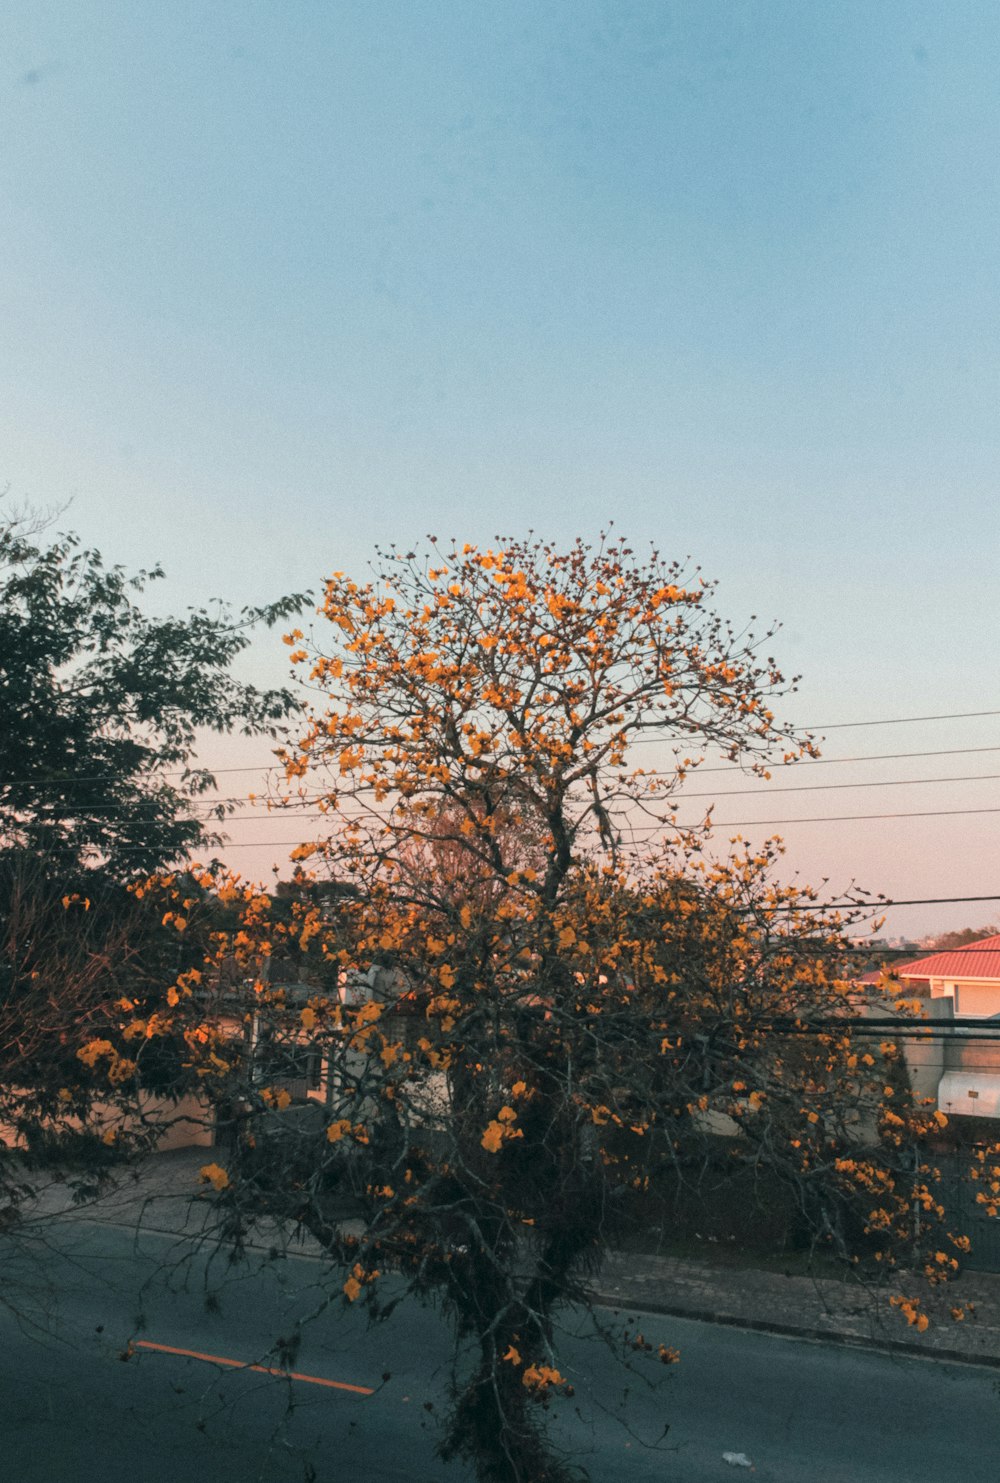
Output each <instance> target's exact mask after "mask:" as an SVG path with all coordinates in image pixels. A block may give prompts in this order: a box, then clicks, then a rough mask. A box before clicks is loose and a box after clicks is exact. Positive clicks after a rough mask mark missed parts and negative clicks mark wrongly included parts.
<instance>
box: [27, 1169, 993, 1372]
mask: <svg viewBox="0 0 1000 1483" xmlns="http://www.w3.org/2000/svg"><path fill="white" fill-rule="evenodd" d="M212 1158H213V1151H212V1150H211V1149H208V1148H185V1149H179V1150H174V1151H172V1152H169V1153H161V1154H157V1155H155V1156H154V1157H152V1158H150V1159H149V1160H147V1162H146V1163H145V1164H144V1165H143V1166H142V1167H141V1168H140V1169H139V1170H137V1171H135V1173H133V1174H129V1175H127V1176H125V1177H124V1178H123V1179H122V1181H121V1183H120V1184H119V1186H118V1188H117V1189H116V1190H115V1191H114V1192H112V1193H110V1194H107V1195H104V1196H102V1197H101V1199H100V1200H97V1201H94V1202H93V1203H89V1204H84V1205H73V1204H72V1202H71V1201H70V1199H69V1198H68V1196H67V1193H66V1191H65V1189H64V1188H63V1187H61V1186H58V1185H52V1186H50V1187H49V1188H48V1190H46V1191H44V1192H43V1194H42V1195H41V1197H40V1198H39V1200H38V1202H37V1206H36V1213H37V1215H38V1217H40V1218H47V1219H53V1218H54V1219H57V1220H58V1219H60V1218H64V1219H71V1220H78V1219H84V1220H94V1221H101V1222H109V1223H112V1224H115V1225H128V1226H131V1227H135V1228H137V1229H145V1230H148V1231H160V1232H168V1233H171V1234H177V1235H179V1236H197V1235H199V1234H205V1235H209V1233H210V1227H211V1216H212V1206H211V1203H210V1201H208V1200H203V1199H200V1198H198V1188H199V1184H198V1170H199V1169H200V1168H201V1166H202V1165H203V1164H205V1163H209V1162H211V1161H212ZM254 1244H261V1245H271V1244H277V1245H279V1246H280V1245H283V1244H284V1243H283V1241H282V1233H281V1232H280V1231H278V1230H277V1229H276V1228H270V1227H265V1226H262V1227H260V1228H259V1229H258V1230H257V1231H256V1233H255V1237H254ZM289 1249H291V1250H293V1251H295V1252H297V1253H298V1254H300V1255H306V1256H309V1255H319V1254H320V1253H319V1248H318V1247H316V1246H315V1244H314V1243H312V1242H311V1241H309V1240H308V1239H307V1240H304V1241H301V1242H298V1241H296V1242H295V1243H294V1244H293V1245H292V1246H291V1247H290V1248H289ZM900 1289H902V1290H905V1291H906V1293H907V1295H908V1296H919V1297H920V1299H921V1305H922V1308H923V1310H924V1311H925V1312H926V1313H927V1315H928V1317H929V1319H930V1324H929V1326H928V1327H927V1328H926V1329H925V1330H924V1332H923V1333H921V1332H919V1331H918V1330H917V1329H916V1328H915V1327H913V1326H909V1325H908V1324H907V1322H906V1319H905V1317H904V1316H903V1315H902V1314H901V1313H900V1312H899V1311H898V1310H897V1309H894V1308H893V1307H892V1306H891V1305H890V1303H889V1293H890V1291H892V1290H896V1291H898V1290H900ZM592 1291H593V1294H594V1296H595V1298H596V1299H597V1300H598V1301H599V1302H600V1303H601V1304H602V1305H607V1306H611V1307H616V1308H620V1309H622V1310H637V1309H638V1310H642V1311H645V1312H653V1313H661V1314H666V1315H672V1316H675V1317H682V1318H692V1319H699V1320H702V1321H705V1322H710V1323H720V1324H729V1325H732V1326H734V1327H739V1328H750V1329H758V1330H762V1331H765V1332H770V1333H778V1334H787V1335H794V1336H798V1337H802V1338H810V1339H816V1340H822V1341H826V1342H835V1343H842V1344H854V1345H862V1346H868V1347H876V1348H880V1349H888V1350H895V1351H899V1352H906V1353H915V1354H922V1355H925V1356H927V1357H928V1358H930V1357H937V1358H939V1359H949V1360H962V1361H964V1362H966V1363H972V1364H980V1365H991V1366H995V1367H997V1368H1000V1275H997V1274H994V1273H985V1272H963V1273H962V1274H961V1276H960V1277H958V1278H956V1279H955V1280H954V1281H952V1282H949V1283H947V1284H945V1285H944V1286H943V1287H941V1288H937V1289H929V1288H928V1287H927V1286H926V1283H924V1282H923V1280H922V1279H921V1278H914V1279H913V1280H910V1281H907V1280H906V1278H905V1274H903V1275H901V1276H900V1278H899V1282H898V1284H897V1285H896V1287H895V1288H893V1289H872V1288H870V1287H866V1286H864V1285H862V1284H861V1283H860V1282H858V1281H856V1280H854V1279H853V1278H850V1277H848V1278H847V1279H837V1278H830V1277H808V1276H806V1277H803V1276H790V1275H786V1274H784V1273H782V1272H780V1271H763V1270H760V1269H758V1268H753V1267H742V1266H741V1267H735V1266H733V1265H732V1264H731V1263H727V1264H721V1263H718V1264H716V1263H713V1262H712V1261H711V1260H710V1258H708V1259H706V1260H699V1261H694V1260H683V1259H680V1258H677V1257H670V1256H656V1255H642V1254H636V1253H632V1252H628V1253H626V1252H616V1253H613V1254H612V1255H611V1256H610V1257H609V1258H608V1260H607V1261H606V1262H605V1265H604V1267H603V1268H602V1270H601V1272H600V1274H599V1275H598V1276H597V1277H596V1278H595V1279H594V1281H593V1284H592ZM970 1302H971V1303H972V1304H974V1311H973V1312H972V1314H971V1315H970V1316H969V1317H967V1318H966V1319H965V1320H964V1321H963V1322H961V1323H956V1322H955V1321H954V1319H953V1318H952V1316H951V1311H950V1310H951V1308H952V1306H954V1305H957V1304H959V1303H970Z"/></svg>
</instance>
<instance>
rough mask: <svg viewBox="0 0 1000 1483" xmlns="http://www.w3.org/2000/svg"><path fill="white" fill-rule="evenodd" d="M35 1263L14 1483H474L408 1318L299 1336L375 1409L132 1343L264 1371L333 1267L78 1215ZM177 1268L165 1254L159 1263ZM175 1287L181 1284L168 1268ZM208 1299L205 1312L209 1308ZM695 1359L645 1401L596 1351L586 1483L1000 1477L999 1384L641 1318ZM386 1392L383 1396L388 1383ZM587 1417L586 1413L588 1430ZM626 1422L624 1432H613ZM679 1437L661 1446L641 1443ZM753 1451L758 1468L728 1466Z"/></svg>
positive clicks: (20, 1285) (333, 1320) (20, 1358)
mask: <svg viewBox="0 0 1000 1483" xmlns="http://www.w3.org/2000/svg"><path fill="white" fill-rule="evenodd" d="M52 1239H53V1240H54V1245H51V1246H49V1247H47V1248H44V1249H42V1248H39V1249H38V1251H37V1252H35V1258H36V1259H35V1260H32V1259H30V1255H29V1254H26V1253H24V1252H23V1251H22V1252H20V1253H18V1252H12V1251H6V1252H4V1253H3V1258H4V1273H5V1288H4V1291H5V1294H6V1296H7V1299H8V1302H13V1301H14V1300H15V1299H16V1301H17V1305H18V1308H19V1310H20V1312H19V1314H15V1313H13V1312H11V1311H7V1312H6V1313H4V1314H2V1315H0V1336H2V1339H3V1354H4V1358H3V1361H2V1371H3V1382H4V1383H3V1385H2V1388H0V1428H2V1438H3V1449H2V1456H3V1463H2V1469H0V1471H2V1475H3V1477H5V1478H7V1477H9V1478H11V1479H17V1480H18V1483H97V1480H100V1483H194V1480H201V1479H205V1480H207V1483H286V1480H287V1483H301V1480H303V1479H304V1478H308V1477H309V1476H311V1475H310V1472H309V1468H310V1466H311V1467H313V1468H315V1476H316V1478H317V1479H318V1480H319V1483H339V1480H341V1479H345V1480H346V1479H350V1480H352V1483H382V1480H385V1483H396V1480H399V1483H403V1480H405V1483H466V1480H467V1476H468V1475H467V1474H465V1473H463V1472H462V1471H461V1470H460V1469H458V1468H456V1467H449V1468H446V1467H444V1466H443V1465H442V1464H440V1463H439V1462H437V1461H436V1460H435V1457H434V1441H435V1429H434V1413H433V1412H428V1411H426V1410H424V1405H425V1403H427V1402H429V1403H430V1404H431V1405H432V1406H437V1405H439V1404H440V1401H441V1397H442V1395H443V1393H444V1390H445V1387H446V1384H447V1357H448V1340H447V1334H446V1333H445V1331H444V1330H443V1328H442V1327H441V1325H440V1323H439V1322H438V1321H437V1319H436V1318H435V1316H434V1315H433V1314H429V1313H427V1312H426V1311H424V1310H422V1309H419V1308H416V1307H406V1308H403V1309H400V1310H399V1311H398V1313H397V1315H396V1316H395V1317H394V1318H393V1319H392V1320H391V1321H390V1323H388V1324H386V1325H383V1326H381V1327H379V1328H377V1329H374V1330H370V1329H368V1328H367V1327H366V1326H365V1324H364V1322H363V1321H362V1320H361V1318H360V1316H359V1315H357V1314H354V1313H348V1314H344V1313H343V1312H342V1311H341V1309H340V1307H339V1305H338V1304H335V1305H334V1306H333V1307H332V1308H330V1309H328V1310H327V1311H325V1312H322V1313H321V1314H320V1316H319V1317H317V1318H316V1320H315V1321H314V1322H312V1323H310V1324H308V1325H307V1326H306V1328H305V1331H304V1338H303V1341H302V1345H301V1349H300V1350H299V1353H298V1355H297V1357H296V1359H295V1362H294V1363H295V1368H296V1370H297V1371H299V1372H300V1373H304V1374H307V1375H310V1376H313V1377H315V1378H316V1379H320V1380H327V1381H329V1380H334V1381H338V1382H341V1383H345V1384H348V1385H352V1386H358V1387H370V1388H371V1389H372V1390H373V1392H374V1393H373V1394H371V1395H365V1394H362V1393H359V1392H358V1391H354V1390H346V1389H338V1388H334V1387H331V1386H329V1385H319V1384H315V1383H312V1382H311V1381H306V1380H301V1381H292V1382H288V1381H285V1380H281V1379H275V1378H273V1377H271V1376H268V1375H266V1374H262V1373H259V1372H251V1371H246V1370H233V1369H227V1368H225V1367H220V1366H218V1365H215V1364H211V1363H207V1362H205V1361H203V1360H196V1359H192V1358H188V1357H185V1356H180V1355H174V1354H171V1353H169V1352H167V1350H166V1349H145V1348H142V1347H138V1348H136V1349H135V1350H134V1351H133V1353H132V1357H131V1358H129V1359H127V1360H125V1361H123V1360H122V1359H121V1358H120V1357H119V1356H120V1355H121V1354H122V1353H123V1352H124V1351H125V1350H126V1348H127V1346H128V1344H129V1341H130V1340H133V1341H141V1344H156V1345H163V1346H171V1347H173V1348H181V1349H187V1350H194V1351H198V1352H200V1353H204V1354H209V1355H215V1356H219V1357H221V1358H227V1359H236V1360H241V1361H251V1362H252V1361H263V1362H264V1363H265V1364H266V1363H273V1360H270V1361H269V1360H268V1359H267V1358H266V1355H267V1350H268V1347H269V1345H270V1343H271V1342H272V1341H273V1339H274V1337H275V1335H278V1334H288V1333H290V1332H292V1331H293V1329H294V1327H295V1322H296V1319H299V1318H302V1317H304V1316H305V1315H306V1314H308V1313H310V1312H312V1311H314V1310H317V1309H322V1308H323V1304H324V1301H325V1294H324V1291H323V1289H322V1287H321V1286H320V1285H319V1281H318V1280H319V1278H320V1276H321V1269H320V1268H319V1266H318V1265H317V1264H316V1263H315V1262H312V1261H308V1260H302V1259H293V1260H289V1261H283V1262H280V1263H276V1264H272V1265H271V1266H270V1267H268V1266H266V1265H265V1266H264V1267H263V1268H262V1267H261V1266H260V1265H259V1264H257V1265H256V1266H255V1267H253V1268H246V1267H237V1268H233V1269H229V1268H227V1266H226V1264H225V1263H224V1262H222V1261H219V1260H216V1261H214V1262H209V1263H206V1261H205V1260H204V1258H203V1256H202V1255H200V1254H199V1253H198V1252H197V1251H196V1249H195V1248H192V1247H191V1246H190V1245H189V1244H185V1243H183V1242H176V1241H174V1240H172V1239H164V1238H162V1237H156V1236H153V1235H152V1234H147V1235H145V1236H143V1237H142V1238H141V1241H140V1242H139V1244H138V1245H137V1244H136V1242H135V1240H134V1238H133V1236H132V1235H131V1234H130V1233H129V1232H127V1231H124V1230H118V1229H115V1228H113V1227H108V1226H95V1225H88V1224H85V1223H82V1222H68V1223H66V1224H65V1225H64V1226H62V1227H61V1228H60V1231H59V1234H58V1236H57V1237H56V1238H52ZM168 1257H169V1262H165V1258H168ZM165 1271H168V1272H169V1276H165V1275H164V1273H165ZM206 1299H208V1301H207V1302H206ZM641 1324H642V1328H643V1331H644V1332H645V1334H646V1336H647V1337H648V1338H649V1339H651V1340H652V1341H653V1342H654V1343H659V1342H661V1341H662V1342H665V1343H672V1344H675V1345H677V1346H678V1347H679V1348H680V1349H681V1350H682V1354H683V1359H682V1363H681V1364H680V1365H679V1366H676V1367H673V1368H671V1369H670V1370H669V1371H666V1370H663V1369H662V1368H660V1367H656V1369H655V1371H654V1378H656V1379H660V1378H661V1377H662V1379H663V1381H664V1383H663V1384H661V1385H659V1386H658V1388H656V1389H654V1390H649V1389H647V1388H646V1386H645V1385H644V1384H643V1383H642V1382H633V1383H632V1384H631V1386H630V1388H629V1392H628V1395H627V1397H625V1398H624V1400H623V1396H622V1384H623V1382H622V1377H621V1375H620V1373H619V1372H618V1371H617V1369H616V1367H615V1365H614V1363H613V1362H612V1360H611V1358H610V1356H609V1355H608V1354H607V1352H606V1351H605V1349H604V1348H603V1347H602V1346H601V1345H600V1344H599V1343H597V1342H596V1341H594V1340H593V1339H590V1340H586V1339H583V1338H577V1339H575V1340H573V1341H572V1342H571V1344H570V1346H569V1361H570V1363H569V1366H568V1367H569V1368H570V1369H571V1370H572V1378H573V1379H574V1381H575V1382H576V1385H577V1395H576V1400H575V1405H574V1407H572V1408H570V1407H568V1406H566V1405H564V1406H563V1407H562V1409H561V1412H560V1421H559V1424H558V1426H559V1433H560V1436H561V1439H562V1440H563V1441H564V1442H565V1443H566V1444H567V1446H569V1447H571V1448H572V1450H573V1451H574V1453H575V1455H577V1456H578V1458H579V1460H580V1461H581V1462H582V1463H583V1464H584V1465H585V1466H586V1467H587V1468H588V1469H589V1471H590V1473H591V1476H592V1478H593V1479H594V1480H595V1483H619V1480H621V1483H626V1480H627V1483H652V1480H654V1479H655V1480H657V1483H670V1480H676V1483H726V1480H729V1483H736V1480H738V1479H739V1478H740V1477H747V1478H753V1479H754V1480H755V1483H966V1480H968V1479H970V1478H980V1479H989V1478H993V1477H996V1476H997V1456H998V1453H1000V1395H998V1390H997V1378H996V1376H995V1375H994V1374H991V1373H989V1372H985V1371H979V1370H976V1369H973V1368H970V1367H962V1366H950V1365H942V1364H938V1363H933V1362H929V1361H926V1360H911V1359H909V1358H905V1359H903V1358H898V1359H897V1358H894V1357H891V1356H886V1355H880V1354H874V1353H870V1352H864V1351H855V1350H848V1349H843V1348H837V1347H829V1348H828V1347H826V1346H823V1345H819V1344H809V1343H805V1342H798V1341H789V1340H784V1339H776V1338H772V1337H770V1336H767V1335H762V1334H753V1333H743V1332H740V1331H735V1330H730V1329H719V1328H716V1327H713V1326H711V1325H703V1324H698V1323H693V1322H690V1321H686V1320H680V1319H665V1318H655V1317H652V1316H647V1317H645V1318H643V1319H642V1320H641ZM385 1373H388V1374H389V1375H390V1377H391V1378H390V1379H389V1380H387V1381H383V1379H382V1376H383V1374H385ZM574 1411H575V1413H576V1414H574ZM616 1415H624V1417H625V1419H626V1420H627V1422H628V1425H629V1427H630V1429H631V1434H630V1433H629V1432H628V1431H624V1430H623V1429H622V1428H621V1426H619V1425H618V1424H617V1423H616V1420H615V1417H616ZM667 1422H669V1424H670V1430H669V1433H668V1434H667V1439H666V1442H665V1444H664V1446H663V1448H662V1449H661V1450H651V1449H650V1447H649V1446H648V1445H646V1444H648V1443H650V1442H652V1441H653V1440H655V1439H656V1438H657V1437H659V1436H660V1435H661V1433H662V1432H663V1427H664V1424H665V1423H667ZM725 1452H731V1453H742V1454H745V1455H746V1456H747V1457H748V1458H749V1459H750V1460H751V1462H752V1464H753V1467H754V1471H753V1472H752V1473H751V1472H749V1471H745V1470H744V1469H743V1468H741V1467H739V1466H737V1465H734V1464H732V1463H727V1462H726V1461H725V1460H724V1458H723V1454H724V1453H725Z"/></svg>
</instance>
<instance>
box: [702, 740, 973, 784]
mask: <svg viewBox="0 0 1000 1483" xmlns="http://www.w3.org/2000/svg"><path fill="white" fill-rule="evenodd" d="M978 752H1000V747H945V748H944V749H943V750H941V751H936V752H873V753H871V754H869V755H868V756H865V757H807V758H804V759H803V760H802V761H801V762H795V763H789V764H788V765H789V766H794V768H795V770H796V772H798V770H799V768H800V767H831V766H834V765H838V766H843V765H845V764H847V763H851V762H900V761H902V760H903V759H904V758H908V757H968V756H971V755H972V754H973V753H978ZM735 765H736V764H735V763H732V762H730V763H728V764H726V765H725V766H722V767H697V768H692V769H691V775H692V777H700V776H701V775H702V774H704V773H706V772H730V773H731V772H732V770H733V767H734V766H735ZM784 765H785V764H784V763H780V762H778V763H775V766H776V767H782V766H784Z"/></svg>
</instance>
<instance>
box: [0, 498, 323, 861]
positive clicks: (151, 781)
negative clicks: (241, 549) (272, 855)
mask: <svg viewBox="0 0 1000 1483" xmlns="http://www.w3.org/2000/svg"><path fill="white" fill-rule="evenodd" d="M162 575H163V573H162V571H161V570H160V569H159V568H158V567H154V568H152V569H151V570H149V571H143V572H138V573H135V574H133V575H129V574H128V573H126V572H125V571H124V570H123V569H122V568H121V567H120V566H111V567H108V566H106V565H105V564H104V562H103V560H102V558H101V556H100V554H99V553H98V552H97V551H94V550H90V549H87V548H86V547H84V546H82V545H81V544H80V542H79V540H78V538H77V537H76V536H74V535H63V536H58V537H56V538H55V539H53V540H51V541H49V542H47V543H46V542H44V541H43V540H42V539H41V537H40V536H39V534H38V533H37V531H35V530H33V529H32V527H31V526H30V525H28V524H27V523H25V522H24V521H18V520H17V519H8V520H7V521H6V522H5V523H4V524H2V525H0V704H2V707H3V717H4V720H3V726H2V728H0V855H3V856H9V855H10V854H11V853H12V852H13V853H16V852H19V851H20V852H26V853H27V854H29V855H30V856H32V857H33V858H35V859H36V860H44V861H45V862H47V864H48V865H49V867H50V868H51V871H52V873H53V874H55V875H59V876H61V877H63V878H66V879H68V878H70V877H72V876H73V875H74V874H75V873H76V872H77V871H78V870H80V869H82V868H97V867H99V869H100V870H101V871H102V872H103V874H104V875H105V876H108V877H110V878H113V879H115V880H119V881H123V880H127V879H129V878H131V877H133V876H137V875H141V874H144V873H145V874H148V873H149V872H150V871H151V870H156V869H158V868H159V867H160V866H162V865H165V864H167V863H169V862H170V861H172V860H176V859H178V858H179V857H182V856H183V855H184V854H185V853H186V852H187V851H188V850H190V849H192V848H194V847H196V846H198V847H201V848H204V846H205V844H206V841H207V833H206V823H205V818H204V811H203V810H201V811H199V810H198V809H196V807H195V801H196V800H197V799H198V798H199V796H200V795H202V794H204V793H205V792H207V791H208V790H209V789H210V788H211V786H212V784H213V782H214V779H213V778H212V777H211V776H210V774H209V773H207V772H205V771H204V770H202V769H200V768H198V767H197V766H195V765H194V764H193V762H192V756H193V751H194V744H195V739H196V731H197V729H198V728H210V729H213V730H216V731H231V730H237V729H238V730H241V731H243V732H245V733H248V734H267V735H273V734H274V731H275V727H276V725H277V723H279V722H280V721H282V719H283V718H285V717H287V716H288V715H289V713H290V711H291V709H292V708H293V698H292V695H291V692H290V691H289V690H287V689H281V690H260V689H258V688H257V687H255V686H254V685H252V684H247V683H245V682H243V681H241V680H238V679H237V678H236V677H235V676H234V675H233V674H232V673H231V671H230V667H231V665H232V662H233V660H234V659H235V658H236V656H237V655H238V654H239V653H240V652H241V651H242V650H243V649H245V648H246V646H247V644H248V643H249V642H250V634H251V631H252V630H253V628H254V627H255V626H256V625H257V624H259V623H262V622H263V623H273V622H275V621H277V620H278V619H280V618H286V617H288V616H289V615H290V614H291V613H293V612H295V611H297V610H298V609H299V608H300V607H301V606H302V603H303V600H304V599H303V598H302V597H298V596H297V597H289V598H285V599H282V600H281V601H278V602H276V603H274V604H271V605H270V606H266V607H256V608H250V607H248V608H244V609H242V610H241V611H240V612H239V613H236V614H233V613H231V612H230V611H229V610H228V609H227V608H226V607H225V606H224V605H220V604H217V605H214V606H211V607H205V608H200V609H197V610H193V611H190V612H188V613H187V614H186V615H185V616H183V617H166V618H154V617H150V616H148V615H147V614H146V613H144V612H143V610H142V608H141V607H140V606H139V599H140V598H141V596H142V594H143V592H144V591H145V589H146V588H147V586H148V585H149V584H150V583H152V582H155V581H156V580H158V579H159V578H160V577H162Z"/></svg>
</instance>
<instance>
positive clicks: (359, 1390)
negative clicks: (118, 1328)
mask: <svg viewBox="0 0 1000 1483" xmlns="http://www.w3.org/2000/svg"><path fill="white" fill-rule="evenodd" d="M135 1348H136V1349H153V1350H155V1351H156V1352H157V1353H158V1354H179V1355H180V1356H181V1357H182V1358H183V1359H200V1360H204V1361H205V1363H206V1364H210V1365H227V1366H229V1368H230V1369H234V1370H254V1371H256V1373H257V1374H258V1375H279V1376H280V1377H281V1378H282V1379H283V1380H305V1381H306V1382H307V1384H309V1385H326V1386H328V1387H329V1388H330V1389H331V1390H349V1391H352V1392H353V1394H354V1395H374V1394H375V1392H374V1390H373V1389H372V1387H371V1386H370V1385H349V1384H348V1382H347V1381H346V1380H326V1379H324V1378H323V1376H322V1375H303V1374H301V1373H300V1372H299V1371H298V1370H278V1369H274V1368H272V1367H271V1366H270V1365H248V1364H246V1363H245V1361H243V1360H242V1359H227V1358H226V1357H225V1356H224V1355H221V1354H202V1353H201V1351H200V1350H199V1349H178V1348H177V1346H176V1345H175V1344H154V1343H153V1342H152V1340H151V1339H136V1341H135Z"/></svg>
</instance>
